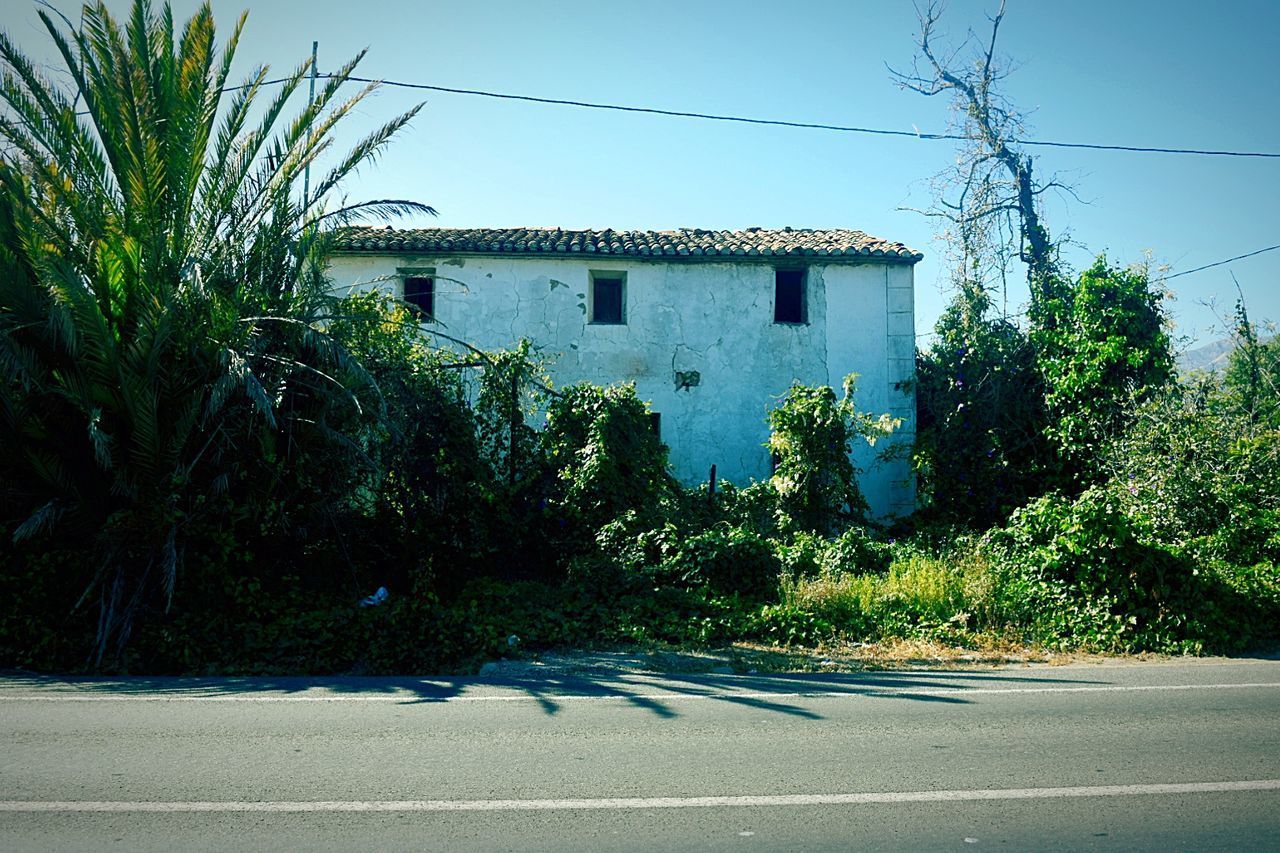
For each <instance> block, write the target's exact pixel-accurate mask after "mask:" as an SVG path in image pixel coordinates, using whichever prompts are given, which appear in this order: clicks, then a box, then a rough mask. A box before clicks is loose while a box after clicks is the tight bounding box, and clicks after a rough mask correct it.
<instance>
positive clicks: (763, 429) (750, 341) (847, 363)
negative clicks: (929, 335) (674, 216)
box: [330, 253, 915, 516]
mask: <svg viewBox="0 0 1280 853" xmlns="http://www.w3.org/2000/svg"><path fill="white" fill-rule="evenodd" d="M807 260H812V259H807ZM774 266H775V264H774V263H770V262H766V261H765V260H764V259H762V260H761V261H759V262H750V261H746V262H742V261H740V262H736V263H721V262H712V261H679V262H671V261H667V260H652V261H650V260H641V259H636V258H626V259H623V258H614V257H609V256H599V255H596V256H588V257H570V258H565V257H538V256H533V257H523V256H516V257H494V256H486V255H471V256H459V257H442V256H411V255H389V254H384V253H370V254H344V255H339V256H338V257H337V258H336V259H335V260H334V261H333V264H332V266H331V268H330V274H331V276H332V278H333V280H334V285H335V288H337V289H338V290H340V291H346V290H351V289H368V288H375V287H376V288H378V289H382V290H386V291H388V292H391V293H395V294H397V295H398V294H399V293H400V292H401V281H400V273H399V271H400V270H404V269H415V270H424V271H425V270H429V269H434V270H435V273H434V275H435V278H436V296H435V316H436V319H437V320H438V321H439V322H440V323H441V324H442V327H441V328H442V331H444V332H446V333H447V334H449V335H451V336H453V337H457V338H461V339H463V340H466V341H468V342H470V343H471V344H473V345H475V346H478V347H481V348H484V349H499V348H507V347H510V346H512V345H513V344H514V343H515V342H516V341H517V340H519V339H520V338H521V337H527V338H530V339H532V340H533V341H534V342H535V343H536V344H538V345H539V346H540V347H541V348H542V353H543V355H544V356H545V357H546V358H547V359H548V361H550V362H551V373H552V377H553V379H554V380H555V382H556V383H557V384H561V385H563V384H569V383H571V382H576V381H581V380H589V381H592V382H596V383H600V384H608V383H612V382H625V381H633V382H635V383H636V390H637V392H638V394H639V395H640V397H641V398H642V399H645V400H648V401H649V403H650V406H651V408H652V410H653V411H656V412H661V413H662V439H663V441H664V442H666V444H667V445H668V446H669V447H670V449H671V462H672V466H673V468H674V472H675V474H676V476H677V477H678V478H680V479H681V480H682V481H684V482H685V483H690V484H693V483H698V482H702V481H705V480H706V478H707V474H708V470H709V468H710V466H711V465H712V464H713V463H714V464H715V465H716V467H717V475H718V476H719V477H720V478H722V479H727V480H731V481H733V482H735V483H738V484H742V485H745V484H746V483H747V482H748V481H749V480H751V479H753V478H755V479H761V478H764V477H767V476H768V475H769V473H770V463H769V452H768V450H766V449H765V447H764V443H765V441H766V440H767V438H768V435H769V430H768V426H767V424H766V422H765V417H766V414H767V412H768V411H769V409H771V408H773V407H774V405H776V403H777V400H778V398H779V397H780V396H781V395H782V394H783V393H785V392H786V390H787V388H788V387H789V386H790V385H791V383H792V382H794V381H799V382H803V383H805V384H809V385H816V384H819V383H822V384H828V385H831V386H833V387H835V388H836V389H837V390H839V388H840V384H841V381H842V379H843V377H844V376H845V375H846V374H848V373H858V374H860V378H859V380H858V392H857V403H858V406H859V407H860V408H861V409H863V410H864V411H871V412H875V413H879V412H884V411H891V412H893V413H894V414H896V415H898V416H900V417H904V418H905V419H906V420H907V423H906V424H905V425H904V426H905V429H906V433H905V437H906V438H907V439H908V440H910V438H912V437H914V413H915V405H914V398H912V397H910V396H909V395H908V394H905V393H903V392H901V391H897V390H895V389H894V387H893V386H894V383H896V382H899V381H902V380H905V379H908V378H910V376H911V375H912V373H913V369H914V368H913V365H914V361H913V359H914V349H913V348H914V344H915V338H914V321H913V316H912V314H911V306H912V270H911V267H910V266H908V265H896V264H895V265H889V264H882V263H867V264H845V263H828V264H816V263H811V264H810V265H809V266H808V284H807V288H808V323H807V324H805V325H780V324H775V323H774V322H773V295H774ZM593 271H594V272H596V273H625V275H626V295H625V298H626V308H625V311H626V314H625V316H626V323H625V325H620V326H611V325H597V324H592V323H589V322H588V308H587V305H588V290H589V287H590V274H591V272H593ZM677 371H680V372H688V371H697V372H698V373H699V375H700V381H699V383H698V385H697V386H695V387H692V388H685V389H677V387H676V384H677V383H676V377H675V373H676V372H677ZM900 440H901V439H900ZM882 449H883V445H879V446H877V447H876V448H875V450H874V451H873V450H871V449H870V448H865V447H864V448H860V449H859V450H857V451H856V454H855V458H856V461H857V462H858V464H859V466H860V467H862V468H864V469H866V473H865V474H864V475H863V478H862V481H861V484H862V487H863V490H864V491H865V493H866V495H867V499H868V501H869V502H870V504H871V507H872V510H873V512H874V513H876V514H877V515H879V516H887V515H890V514H893V515H901V514H905V513H906V512H909V511H910V509H911V508H912V507H913V506H914V484H913V482H912V481H911V478H910V472H909V470H908V469H907V468H906V466H905V463H892V464H888V465H885V464H879V465H877V464H874V455H875V454H876V453H878V452H879V451H880V450H882Z"/></svg>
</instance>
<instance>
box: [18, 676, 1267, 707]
mask: <svg viewBox="0 0 1280 853" xmlns="http://www.w3.org/2000/svg"><path fill="white" fill-rule="evenodd" d="M424 686H426V687H429V686H430V685H424ZM1276 687H1280V681H1255V682H1246V683H1233V684H1136V685H1122V684H1107V685H1087V686H1080V685H1075V686H1067V687H900V688H895V687H881V688H875V687H871V688H861V689H860V688H858V687H857V686H851V687H849V689H847V690H803V691H789V692H775V691H768V690H760V691H754V690H722V691H719V692H716V693H627V692H623V691H620V690H619V691H613V692H607V693H587V694H582V693H565V694H557V693H551V692H538V691H536V689H533V688H530V689H529V690H528V692H524V693H518V694H499V695H491V696H431V695H429V694H420V693H416V692H413V691H410V690H403V691H400V692H398V693H379V694H376V695H371V696H370V695H350V694H330V693H325V694H312V695H303V696H291V695H286V696H281V695H279V694H263V695H256V694H246V693H237V694H235V695H230V696H225V695H210V694H199V695H191V694H185V693H148V694H142V695H132V694H130V695H121V694H119V693H102V694H94V693H80V692H72V691H66V692H49V693H16V692H14V693H7V692H4V691H0V701H5V702H403V703H408V704H412V703H423V704H433V703H441V702H616V701H619V700H629V701H636V700H640V701H662V702H666V701H696V700H708V699H719V700H726V699H727V700H733V699H858V698H868V697H869V698H875V697H894V696H938V697H947V698H953V697H954V698H964V697H967V696H1011V695H1016V694H1020V693H1025V694H1045V693H1142V692H1148V691H1177V690H1256V689H1266V688H1276Z"/></svg>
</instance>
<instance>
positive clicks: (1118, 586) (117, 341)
mask: <svg viewBox="0 0 1280 853" xmlns="http://www.w3.org/2000/svg"><path fill="white" fill-rule="evenodd" d="M85 21H86V26H85V28H84V30H83V31H82V32H81V33H71V34H68V33H61V35H60V37H61V38H63V42H62V47H63V51H64V55H65V58H66V61H67V64H68V66H69V67H70V68H71V69H72V72H73V74H75V75H76V83H77V86H78V87H79V89H80V91H81V94H82V95H83V100H84V103H85V104H86V105H87V107H88V110H89V115H88V118H87V124H82V123H81V122H80V120H79V118H77V117H76V116H75V115H74V113H75V111H76V102H74V101H72V100H70V99H67V98H65V97H63V96H62V95H61V94H59V92H58V91H57V90H56V89H55V88H54V87H52V86H50V85H49V84H48V83H46V82H45V81H43V80H42V79H41V78H40V77H39V75H38V74H37V73H36V71H35V70H34V68H33V67H32V66H30V64H28V63H26V62H25V60H23V59H22V57H21V56H20V55H19V53H18V51H17V49H16V47H15V46H14V45H13V44H12V43H11V42H9V41H8V40H0V54H2V55H3V57H4V59H5V61H6V62H7V63H8V65H9V67H10V68H11V71H10V72H9V73H8V74H7V75H6V77H5V78H4V81H3V84H0V98H3V99H4V100H5V101H6V102H7V103H8V104H9V107H10V109H11V110H12V111H13V112H14V113H15V114H16V115H17V116H18V117H19V118H20V119H21V122H15V121H12V120H5V121H0V134H2V135H3V136H4V137H5V138H6V139H7V140H8V141H9V143H10V144H11V146H12V147H13V150H12V151H11V153H10V154H8V155H6V158H5V159H4V160H3V162H0V445H2V446H3V448H4V452H3V453H0V532H3V534H4V535H3V536H2V537H0V563H2V564H3V567H4V569H3V571H2V572H0V666H23V667H33V668H45V669H63V670H93V669H111V670H117V671H133V672H188V673H191V672H194V673H212V672H405V671H424V670H432V669H441V668H458V667H466V666H469V665H472V664H474V663H475V662H476V661H478V660H480V659H483V658H485V657H489V656H493V655H498V654H504V653H508V652H510V650H511V649H512V648H513V646H515V647H521V648H534V649H537V648H548V647H555V646H574V645H588V644H596V643H624V642H653V641H661V642H671V643H691V644H720V643H729V642H734V641H739V640H751V641H757V642H758V641H764V642H776V643H779V644H797V643H799V644H806V645H817V644H824V643H839V642H866V641H879V640H885V639H894V638H919V639H927V640H933V641H941V642H945V643H952V644H974V643H982V642H1002V643H1025V644H1036V645H1041V646H1045V647H1052V648H1064V649H1091V650H1102V651H1139V650H1154V651H1163V652H1193V653H1195V652H1203V651H1233V650H1240V649H1245V648H1249V647H1251V646H1255V645H1258V644H1261V643H1264V642H1268V641H1271V640H1273V639H1274V638H1275V636H1276V633H1277V628H1278V627H1280V568H1278V564H1280V532H1278V531H1280V407H1277V405H1276V400H1277V399H1280V395H1277V393H1276V388H1277V382H1278V381H1280V368H1278V365H1280V344H1277V343H1276V341H1275V339H1274V338H1273V339H1272V340H1271V341H1270V342H1269V343H1262V342H1261V337H1262V336H1260V335H1259V334H1258V331H1257V329H1256V328H1255V327H1254V326H1253V325H1252V324H1251V323H1250V322H1249V319H1248V317H1247V315H1246V314H1245V312H1244V310H1243V306H1241V307H1240V309H1239V311H1238V313H1237V318H1236V335H1237V338H1238V341H1239V347H1238V348H1237V350H1236V352H1235V353H1234V354H1233V355H1232V359H1231V363H1230V366H1229V368H1228V370H1227V371H1226V372H1225V373H1224V374H1223V375H1222V376H1221V377H1216V376H1205V377H1196V378H1192V379H1186V378H1179V377H1176V376H1175V375H1174V374H1173V372H1172V368H1171V365H1172V361H1171V355H1170V342H1169V338H1168V335H1167V333H1166V331H1165V330H1166V327H1167V323H1166V320H1165V317H1164V314H1163V307H1162V294H1161V291H1160V289H1159V283H1158V281H1153V280H1152V278H1151V276H1150V273H1149V270H1148V269H1147V268H1146V267H1144V266H1138V267H1132V268H1122V267H1118V266H1116V265H1114V264H1111V263H1109V262H1108V261H1106V260H1105V259H1099V260H1098V262H1097V263H1096V264H1094V265H1093V266H1092V267H1090V268H1089V269H1088V270H1086V271H1085V272H1083V273H1081V274H1079V275H1078V276H1073V275H1071V274H1070V273H1069V271H1066V270H1065V268H1064V267H1063V266H1062V265H1061V263H1060V262H1059V261H1058V260H1057V258H1056V254H1055V252H1054V248H1053V245H1052V243H1050V242H1049V241H1048V234H1047V231H1045V230H1044V226H1043V223H1042V221H1041V220H1040V219H1036V220H1035V221H1034V222H1033V223H1032V224H1031V225H1029V226H1027V228H1032V231H1031V232H1030V233H1031V234H1033V235H1034V236H1035V237H1036V240H1037V243H1036V246H1037V248H1036V259H1037V263H1038V264H1039V266H1038V267H1037V271H1036V273H1035V274H1036V275H1037V276H1038V279H1037V283H1036V288H1035V290H1034V291H1033V294H1034V299H1033V304H1032V306H1031V310H1030V312H1029V316H1028V321H1027V324H1026V327H1025V328H1024V327H1021V326H1019V325H1018V324H1016V323H1015V322H1013V321H1012V320H1011V319H1010V318H1008V317H1004V316H997V314H996V312H995V310H994V308H993V306H992V304H991V302H992V300H991V296H990V293H991V291H990V289H989V287H988V286H987V285H985V284H984V283H983V279H984V276H985V275H986V274H987V272H989V268H987V267H984V266H983V265H982V264H980V263H971V262H965V263H963V264H962V266H961V269H960V274H959V276H958V284H959V287H958V288H957V290H958V294H957V296H956V299H955V301H954V302H953V304H952V306H951V307H950V308H949V309H948V310H947V311H946V312H945V313H944V315H943V317H942V318H941V320H940V321H939V323H938V327H937V333H938V334H937V340H936V342H935V344H934V345H933V346H932V347H931V348H930V349H929V350H928V351H926V352H922V353H921V354H920V356H919V371H918V376H919V378H918V385H917V388H916V392H917V399H918V402H919V423H918V427H919V440H918V443H917V447H916V460H917V462H918V470H919V476H920V485H921V495H922V503H923V508H922V510H921V511H920V512H918V513H917V514H916V515H915V516H914V517H913V518H910V519H898V520H896V522H895V523H894V524H893V526H891V527H886V526H883V525H881V524H878V523H877V522H876V520H875V519H872V518H869V517H868V507H867V504H866V501H865V499H864V498H863V496H862V494H861V492H860V491H859V489H858V479H857V477H858V473H859V472H858V471H856V470H855V468H854V466H853V463H852V462H851V451H852V450H853V448H854V446H855V444H857V443H859V442H863V441H866V442H869V443H872V444H874V443H875V441H876V440H877V439H878V438H881V437H883V436H884V435H886V434H888V433H889V432H890V431H892V430H893V429H894V428H895V427H896V424H895V422H894V421H893V420H892V419H890V418H889V417H887V416H882V415H878V414H874V413H871V414H869V413H865V412H860V411H858V410H857V408H856V407H855V406H854V405H853V402H852V400H853V378H852V377H850V378H849V379H848V380H846V383H845V386H844V389H843V391H844V393H843V396H839V395H837V392H836V391H835V389H832V388H828V387H818V388H810V387H804V386H800V385H796V386H794V387H792V388H791V389H789V391H788V392H787V393H786V394H784V395H783V396H782V397H781V398H780V399H779V400H778V401H777V406H776V408H775V409H774V411H773V412H772V413H771V414H770V415H769V425H770V427H771V430H772V435H771V438H770V440H769V445H768V447H769V449H770V451H771V452H772V453H773V454H774V457H775V462H776V467H775V471H774V474H773V475H772V476H771V477H770V478H768V479H766V480H762V481H760V482H756V483H749V484H738V485H734V484H721V486H720V488H718V489H716V490H715V491H711V490H710V489H708V488H707V487H702V488H695V489H690V488H685V487H682V486H681V485H680V484H679V483H677V482H676V481H674V480H673V479H672V478H671V476H670V474H669V473H668V467H667V460H666V450H665V448H663V447H662V445H661V444H660V443H659V442H658V440H657V438H656V437H655V435H654V433H653V431H652V429H651V425H650V420H649V417H648V412H647V408H646V405H645V403H644V402H643V401H642V400H641V399H639V398H638V397H637V395H636V392H635V389H634V387H632V386H628V385H620V386H612V387H605V388H602V387H596V386H592V385H585V384H580V385H572V386H569V387H566V388H558V389H557V388H553V387H551V385H550V383H549V381H548V380H547V378H546V371H545V370H544V367H543V365H541V364H540V363H539V361H538V355H537V351H536V349H535V348H534V347H533V346H532V344H530V343H528V342H513V343H512V348H511V349H510V350H508V351H505V352H478V351H475V350H471V349H468V348H466V347H465V346H456V347H454V348H441V347H440V346H437V345H436V343H435V341H436V340H437V338H435V337H433V336H431V335H424V334H423V330H422V327H421V326H420V325H419V322H418V320H419V318H418V317H417V315H416V314H414V313H413V312H412V310H411V309H410V308H408V307H407V306H405V305H402V304H400V303H398V302H396V301H395V300H392V299H390V298H387V297H384V296H380V295H377V294H363V295H353V296H349V297H347V298H345V299H341V300H338V299H335V298H333V297H332V296H331V295H330V294H329V292H328V288H327V284H326V282H325V281H324V278H323V274H322V270H323V269H324V262H325V257H326V256H325V252H326V250H327V247H328V244H329V241H330V239H331V236H332V233H331V231H329V230H328V229H329V228H330V220H329V219H328V218H327V215H326V214H324V213H323V212H322V211H324V210H325V209H326V208H325V206H324V197H325V195H326V194H327V193H328V192H329V191H330V190H331V189H332V188H333V187H334V186H336V184H337V181H338V180H339V179H340V178H341V177H342V176H343V175H344V174H346V173H347V172H349V171H350V170H351V169H352V168H354V166H355V165H356V164H358V163H359V162H360V161H361V160H362V159H365V158H367V157H368V155H370V154H371V153H373V152H374V151H376V150H377V149H378V148H379V147H380V146H381V145H382V144H383V143H384V142H385V141H386V140H387V139H388V138H389V137H390V135H391V134H392V133H393V132H394V131H395V130H396V129H397V128H398V127H399V126H400V125H401V124H403V122H404V121H405V120H407V118H408V117H407V116H406V117H402V118H400V119H397V120H395V121H393V122H391V123H390V124H388V125H387V126H386V127H384V128H382V129H381V130H379V131H378V132H377V133H375V134H374V135H373V136H371V137H369V138H368V139H367V140H365V141H364V142H363V143H361V144H360V145H358V146H357V147H356V149H355V150H354V151H353V152H352V154H351V155H350V156H349V157H347V158H345V159H343V160H341V161H340V165H339V167H338V168H337V169H335V170H334V171H333V173H332V174H331V175H329V176H327V177H325V178H323V179H322V180H321V181H319V182H318V183H317V184H316V187H317V192H316V194H314V195H312V196H310V197H309V198H306V199H302V198H300V194H299V193H298V191H297V187H296V183H297V178H298V177H299V176H300V175H301V174H302V170H303V168H304V167H305V166H306V165H307V164H308V163H311V162H312V161H314V159H315V157H316V156H317V154H318V153H319V152H320V150H321V149H322V148H323V146H324V145H325V140H326V138H327V135H328V133H329V130H330V129H331V128H332V126H333V122H334V121H336V120H337V119H338V118H341V116H342V115H344V114H345V113H346V112H348V111H349V110H350V108H351V106H352V102H346V103H343V104H339V103H337V101H336V100H335V98H336V92H337V88H338V85H339V83H338V82H337V81H336V80H335V81H334V82H333V83H332V84H331V85H329V86H327V87H326V88H324V89H323V90H322V92H321V96H320V98H319V99H318V100H317V102H316V104H315V105H313V106H311V107H308V108H306V110H305V111H304V113H303V115H301V116H299V117H298V118H297V119H296V120H295V121H294V122H292V123H291V124H289V125H288V127H287V128H286V129H285V130H282V131H280V132H279V134H277V135H276V136H272V128H273V127H274V126H275V124H276V122H277V120H278V117H279V114H280V112H281V110H282V108H283V105H284V101H285V100H286V98H287V92H291V91H294V90H296V88H297V86H298V85H299V83H300V81H301V80H302V79H303V76H304V74H305V71H306V67H305V66H304V67H302V68H299V69H298V70H297V71H295V72H294V74H293V75H292V76H291V77H290V78H289V81H288V82H287V83H286V84H285V87H284V89H285V93H286V94H282V95H281V96H280V98H279V99H277V100H273V101H272V104H271V105H270V106H269V107H268V108H267V109H266V110H265V112H264V113H263V114H262V115H261V117H259V118H258V119H257V122H258V123H257V124H254V125H250V124H249V117H250V114H251V112H250V110H251V104H252V102H253V100H254V97H255V95H256V94H257V92H258V89H259V87H260V86H261V82H262V80H263V79H264V78H265V70H264V71H262V72H258V73H255V75H254V77H253V78H252V80H253V81H255V82H251V85H250V86H249V88H247V89H242V90H240V91H239V92H237V93H234V94H232V95H231V96H230V99H229V101H228V100H226V99H225V98H224V96H223V95H222V94H221V92H220V90H221V89H222V87H223V86H224V84H225V82H226V76H227V71H226V69H227V67H228V66H229V62H230V54H231V53H232V52H233V50H234V47H235V43H236V40H237V38H238V33H239V30H238V28H237V31H236V34H235V35H233V37H232V38H231V39H230V40H229V42H228V43H227V45H226V48H225V50H224V53H223V55H222V56H221V57H219V56H216V55H215V49H214V40H213V35H214V33H213V23H212V17H211V15H210V14H209V11H208V9H207V8H205V9H203V10H202V11H200V12H199V13H197V15H196V16H195V17H194V18H193V19H192V21H191V22H190V23H189V24H188V25H187V28H186V30H185V34H184V35H183V36H182V37H181V38H179V37H177V35H176V33H175V31H174V27H173V23H172V20H171V19H170V17H169V15H168V12H167V10H166V11H165V12H164V13H163V14H161V15H160V16H157V17H153V16H149V13H148V12H147V9H146V7H145V6H144V5H143V4H141V3H139V4H137V5H136V6H135V9H134V14H133V16H132V18H131V19H130V21H129V22H128V24H127V25H126V27H125V28H124V29H123V30H121V29H120V28H118V26H117V25H116V23H115V22H114V21H112V20H111V18H110V16H109V15H108V14H107V13H106V11H105V9H103V8H102V7H100V6H93V7H89V8H87V9H86V12H85ZM46 23H48V24H49V26H50V29H51V30H52V31H55V32H56V31H57V27H55V26H54V25H53V24H52V23H50V22H48V21H46ZM988 62H989V60H988ZM350 68H351V67H348V69H346V71H344V74H346V73H350ZM80 69H83V70H80ZM938 79H940V80H943V81H944V82H946V78H945V77H939V78H938ZM975 93H976V94H978V95H981V96H982V97H985V90H984V91H983V92H977V91H976V90H975ZM971 94H974V93H971ZM981 103H985V101H982V100H981V99H980V100H979V104H981ZM125 105H132V106H131V107H130V109H125V108H124V106H125ZM254 115H258V114H256V113H254ZM130 116H139V117H142V116H145V120H141V119H138V120H133V119H131V118H130ZM979 123H981V122H979ZM308 128H310V129H308ZM998 142H999V140H998V139H987V141H986V142H985V143H984V144H987V145H988V146H990V145H994V144H996V143H998ZM1009 154H1010V157H1011V158H1012V159H1010V160H1008V161H1007V162H1005V164H1004V167H1003V168H1008V169H1010V170H1011V173H1012V174H1013V175H1014V176H1015V177H1018V176H1019V175H1021V176H1022V177H1024V178H1025V179H1026V181H1030V164H1029V161H1027V162H1023V161H1022V160H1020V159H1019V157H1018V155H1017V154H1016V152H1009ZM1020 169H1021V171H1019V170H1020ZM1019 180H1021V178H1019ZM1021 187H1022V184H1021V183H1019V184H1018V186H1017V187H1015V189H1020V188H1021ZM403 207H404V205H401V204H395V203H392V204H390V205H387V204H382V205H381V206H377V205H375V206H374V207H372V208H370V210H371V211H372V212H378V211H379V210H383V209H386V208H390V209H391V210H393V211H394V210H398V209H402V208H403ZM347 212H348V213H350V212H351V211H349V210H348V211H347ZM340 220H341V217H339V218H337V219H336V220H334V224H340ZM1024 225H1025V223H1024ZM1023 230H1025V229H1023ZM969 233H971V236H972V233H973V232H969ZM1024 236H1026V235H1024ZM973 239H974V240H976V242H971V243H969V244H967V245H966V252H968V250H970V249H973V250H978V249H981V247H982V246H984V245H986V244H985V243H984V242H983V240H978V239H977V238H973ZM970 260H972V258H970ZM984 270H986V271H987V272H984ZM380 586H385V587H386V588H387V590H388V591H389V595H388V596H387V598H386V600H385V602H383V603H381V604H379V605H378V606H370V607H361V606H359V604H358V603H359V602H360V600H361V599H362V598H364V597H365V596H366V595H368V594H369V593H370V592H372V591H373V590H374V589H376V588H378V587H380ZM512 637H515V638H517V639H516V640H512V639H511V638H512Z"/></svg>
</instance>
